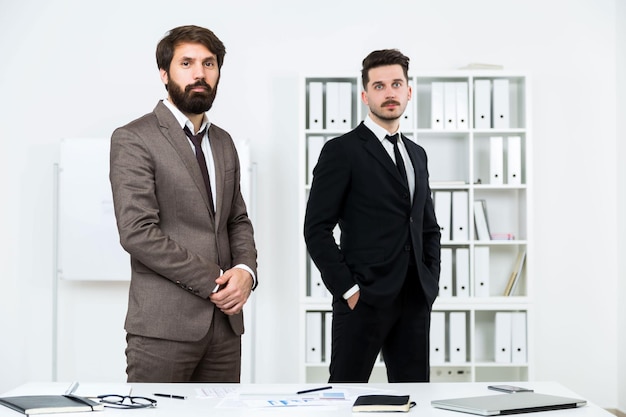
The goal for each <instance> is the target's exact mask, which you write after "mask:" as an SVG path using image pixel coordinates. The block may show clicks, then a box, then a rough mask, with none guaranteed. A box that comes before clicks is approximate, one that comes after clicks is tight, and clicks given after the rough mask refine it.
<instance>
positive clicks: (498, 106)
mask: <svg viewBox="0 0 626 417" xmlns="http://www.w3.org/2000/svg"><path fill="white" fill-rule="evenodd" d="M509 113H510V105H509V80H507V79H504V78H497V79H494V80H493V127H494V128H495V129H508V128H510V127H511V119H510V114H509Z"/></svg>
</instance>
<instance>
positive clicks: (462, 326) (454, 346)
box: [449, 311, 467, 363]
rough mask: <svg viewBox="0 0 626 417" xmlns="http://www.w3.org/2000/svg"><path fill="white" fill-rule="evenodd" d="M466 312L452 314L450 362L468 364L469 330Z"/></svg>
mask: <svg viewBox="0 0 626 417" xmlns="http://www.w3.org/2000/svg"><path fill="white" fill-rule="evenodd" d="M465 316H466V314H465V312H464V311H452V312H450V326H449V330H450V335H449V340H450V362H451V363H464V362H467V329H466V320H465Z"/></svg>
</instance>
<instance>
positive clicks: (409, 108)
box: [400, 99, 415, 132]
mask: <svg viewBox="0 0 626 417" xmlns="http://www.w3.org/2000/svg"><path fill="white" fill-rule="evenodd" d="M414 120H415V101H414V99H411V100H409V101H408V102H407V104H406V109H404V113H403V114H402V118H400V130H401V131H402V132H405V131H409V130H413V127H414V125H413V122H414Z"/></svg>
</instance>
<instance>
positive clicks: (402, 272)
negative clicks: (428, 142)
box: [304, 123, 441, 306]
mask: <svg viewBox="0 0 626 417" xmlns="http://www.w3.org/2000/svg"><path fill="white" fill-rule="evenodd" d="M402 140H403V142H404V144H405V146H406V149H407V151H408V154H409V156H410V158H411V162H412V163H413V167H414V170H415V195H414V198H413V201H411V199H410V193H409V189H408V187H407V185H406V183H405V182H404V181H403V180H402V179H401V177H400V174H399V172H398V169H397V168H396V166H395V164H394V162H393V160H392V159H391V158H390V157H389V154H388V153H387V151H386V150H385V149H384V147H383V146H382V144H381V143H380V140H378V138H376V136H375V135H374V133H373V132H372V131H371V130H370V129H369V128H367V127H366V126H365V125H364V124H363V123H361V124H360V125H359V126H357V127H356V128H355V129H354V130H352V131H350V132H349V133H347V134H345V135H343V136H340V137H338V138H335V139H332V140H330V141H328V142H327V143H326V144H325V145H324V147H323V149H322V152H321V154H320V158H319V161H318V163H317V165H316V166H315V169H314V171H313V183H312V185H311V190H310V194H309V200H308V203H307V209H306V215H305V221H304V237H305V240H306V244H307V249H308V251H309V254H310V255H311V258H312V259H313V261H314V262H315V264H316V265H317V267H318V268H319V269H320V271H321V273H322V279H323V280H324V283H325V284H326V286H327V287H328V289H329V290H330V292H331V293H332V294H333V296H334V297H336V298H337V297H342V295H343V293H344V292H345V291H347V290H348V289H350V288H351V287H352V286H353V285H354V284H355V283H357V284H358V285H359V287H360V290H361V294H360V301H363V302H365V303H367V304H370V305H376V304H386V303H391V302H392V301H393V299H394V298H395V296H396V295H397V294H398V293H399V292H400V290H401V288H402V285H403V282H404V278H405V277H406V272H407V269H408V266H409V262H410V261H411V259H410V256H411V255H413V256H414V259H413V260H414V261H415V264H416V265H417V271H418V279H419V281H420V284H421V286H422V288H423V290H424V293H425V295H426V298H427V300H428V302H429V303H430V305H431V306H432V303H433V302H434V300H435V298H436V296H437V292H438V285H439V270H440V249H441V246H440V238H441V233H440V231H439V226H438V224H437V221H436V219H435V212H434V208H433V202H432V198H431V192H430V187H429V184H428V168H427V157H426V152H425V151H424V149H423V148H422V147H420V146H418V145H417V144H415V143H414V142H412V141H410V140H408V139H407V138H406V137H402ZM336 224H339V227H340V228H341V239H340V245H339V247H338V246H337V244H336V243H335V240H334V238H333V229H334V227H335V225H336Z"/></svg>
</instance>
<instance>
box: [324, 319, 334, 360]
mask: <svg viewBox="0 0 626 417" xmlns="http://www.w3.org/2000/svg"><path fill="white" fill-rule="evenodd" d="M332 331H333V313H332V312H331V311H327V312H325V313H324V358H323V359H324V362H325V363H330V356H331V353H332V341H333V332H332Z"/></svg>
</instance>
